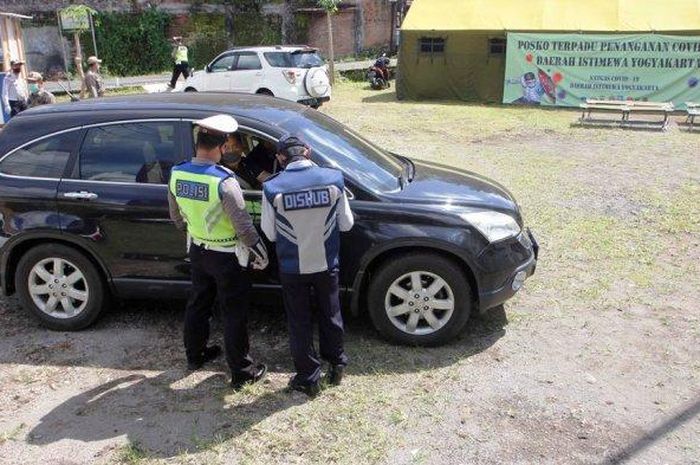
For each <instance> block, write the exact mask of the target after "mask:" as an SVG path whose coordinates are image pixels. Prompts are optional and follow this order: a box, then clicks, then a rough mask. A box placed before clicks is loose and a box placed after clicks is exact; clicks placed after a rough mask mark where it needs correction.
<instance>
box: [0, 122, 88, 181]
mask: <svg viewBox="0 0 700 465" xmlns="http://www.w3.org/2000/svg"><path fill="white" fill-rule="evenodd" d="M79 134H80V131H71V132H67V133H64V134H59V135H56V136H52V137H49V138H47V139H44V140H41V141H39V142H35V143H34V144H31V145H29V146H27V147H24V148H21V149H19V150H17V151H16V152H15V153H13V154H12V155H10V156H8V157H7V158H5V159H4V160H3V161H2V162H1V163H0V172H1V173H3V174H11V175H14V176H27V177H32V178H56V179H58V178H60V177H61V176H63V170H64V169H65V167H66V163H67V162H68V158H69V157H70V154H71V152H72V151H73V150H74V149H75V147H76V145H77V144H78V139H79Z"/></svg>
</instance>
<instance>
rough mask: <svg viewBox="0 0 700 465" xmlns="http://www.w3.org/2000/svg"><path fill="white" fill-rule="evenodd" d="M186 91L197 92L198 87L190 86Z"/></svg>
mask: <svg viewBox="0 0 700 465" xmlns="http://www.w3.org/2000/svg"><path fill="white" fill-rule="evenodd" d="M185 92H197V89H195V88H194V87H188V88H186V89H185Z"/></svg>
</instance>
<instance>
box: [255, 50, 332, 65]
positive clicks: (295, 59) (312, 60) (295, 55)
mask: <svg viewBox="0 0 700 465" xmlns="http://www.w3.org/2000/svg"><path fill="white" fill-rule="evenodd" d="M263 55H264V56H265V59H266V60H267V62H268V63H270V66H272V67H274V68H314V67H317V66H323V65H324V62H323V58H321V56H320V55H319V54H318V53H317V52H315V51H307V52H266V53H264V54H263Z"/></svg>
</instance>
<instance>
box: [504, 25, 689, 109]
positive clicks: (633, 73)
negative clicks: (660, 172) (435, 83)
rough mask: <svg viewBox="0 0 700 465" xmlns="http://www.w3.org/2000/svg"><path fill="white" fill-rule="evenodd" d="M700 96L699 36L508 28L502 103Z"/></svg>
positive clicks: (555, 103)
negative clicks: (533, 31) (511, 30)
mask: <svg viewBox="0 0 700 465" xmlns="http://www.w3.org/2000/svg"><path fill="white" fill-rule="evenodd" d="M586 98H591V99H601V100H641V101H652V102H673V103H674V104H675V105H676V107H677V108H683V107H684V105H683V104H684V103H685V102H689V101H697V102H700V37H691V36H668V35H658V34H630V35H593V34H525V33H509V34H508V45H507V50H506V75H505V85H504V87H503V103H512V104H523V105H548V106H568V107H571V106H578V105H579V104H580V103H581V102H583V101H585V99H586Z"/></svg>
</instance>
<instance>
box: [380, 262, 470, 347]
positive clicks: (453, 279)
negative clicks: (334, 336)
mask: <svg viewBox="0 0 700 465" xmlns="http://www.w3.org/2000/svg"><path fill="white" fill-rule="evenodd" d="M415 276H417V277H418V279H420V284H418V286H419V288H418V287H416V283H417V281H416V282H414V277H415ZM439 280H441V281H439ZM443 284H444V285H443ZM399 295H402V296H401V297H400V296H399ZM416 296H418V297H416ZM368 304H369V314H370V317H371V318H372V322H373V323H374V327H375V328H376V329H377V331H379V333H380V334H381V335H382V336H383V337H385V338H386V339H388V340H389V341H391V342H394V343H398V344H405V345H415V346H439V345H442V344H445V343H446V342H448V341H450V340H451V339H453V338H454V337H455V336H457V334H459V332H460V331H461V330H462V328H464V325H465V324H466V322H467V320H468V319H469V315H470V314H471V311H472V307H473V299H472V289H471V286H470V285H469V280H468V279H467V277H466V275H465V274H464V271H463V270H462V269H461V268H460V267H459V266H458V265H457V264H456V263H455V262H454V261H452V260H450V259H449V258H446V257H443V256H441V255H438V254H431V253H414V254H410V255H406V256H402V257H400V258H397V259H393V260H391V261H389V262H387V263H385V264H384V265H382V266H381V267H380V268H379V270H378V271H377V272H376V274H374V276H372V281H371V283H370V285H369V293H368ZM450 305H451V308H450ZM392 311H396V312H397V313H398V314H394V315H390V312H392ZM412 315H413V316H412ZM411 318H413V319H416V324H413V325H412V322H411ZM411 328H413V332H411Z"/></svg>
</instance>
